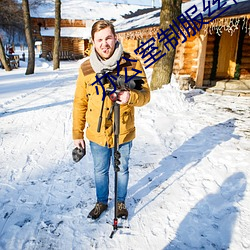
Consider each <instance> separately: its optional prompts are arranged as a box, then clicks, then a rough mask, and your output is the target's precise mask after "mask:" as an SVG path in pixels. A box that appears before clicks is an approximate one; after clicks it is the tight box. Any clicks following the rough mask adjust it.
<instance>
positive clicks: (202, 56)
mask: <svg viewBox="0 0 250 250" xmlns="http://www.w3.org/2000/svg"><path fill="white" fill-rule="evenodd" d="M199 43H200V44H199V55H198V65H197V72H196V79H195V82H196V84H195V85H196V86H197V87H202V85H203V78H204V68H205V61H206V51H207V35H206V36H205V35H204V31H203V30H202V31H201V33H200V36H199Z"/></svg>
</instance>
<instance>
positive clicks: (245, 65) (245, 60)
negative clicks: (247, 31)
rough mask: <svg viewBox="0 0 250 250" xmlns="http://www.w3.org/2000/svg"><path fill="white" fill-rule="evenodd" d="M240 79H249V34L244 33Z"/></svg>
mask: <svg viewBox="0 0 250 250" xmlns="http://www.w3.org/2000/svg"><path fill="white" fill-rule="evenodd" d="M240 79H250V36H248V35H245V37H244V42H243V46H242V58H241V65H240Z"/></svg>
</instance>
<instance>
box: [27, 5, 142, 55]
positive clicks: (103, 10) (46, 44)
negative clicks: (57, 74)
mask: <svg viewBox="0 0 250 250" xmlns="http://www.w3.org/2000/svg"><path fill="white" fill-rule="evenodd" d="M140 8H146V7H145V6H138V5H130V4H113V3H108V2H99V3H98V2H94V1H84V2H83V1H81V0H71V1H67V0H62V5H61V18H62V20H61V44H60V58H61V59H69V58H75V59H79V58H82V57H84V56H87V55H89V51H90V42H91V39H90V37H91V34H90V32H91V27H92V24H93V22H95V21H96V20H99V19H108V20H111V21H115V20H116V19H119V18H121V15H124V14H128V13H131V12H132V11H136V10H138V9H140ZM54 9H55V7H54V4H53V3H52V2H48V3H45V4H42V5H40V6H39V7H38V8H37V9H34V10H32V11H31V21H32V29H33V37H34V40H35V41H36V42H37V41H40V42H42V44H41V51H42V54H41V56H42V57H43V58H50V59H51V56H52V51H53V46H54V24H55V18H54V16H55V14H54Z"/></svg>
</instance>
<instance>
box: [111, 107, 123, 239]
mask: <svg viewBox="0 0 250 250" xmlns="http://www.w3.org/2000/svg"><path fill="white" fill-rule="evenodd" d="M119 134H120V105H119V104H117V103H116V102H115V103H114V171H115V184H114V192H115V206H114V222H113V230H112V232H111V234H110V238H112V237H113V235H114V234H115V233H116V231H117V230H118V219H117V209H118V208H117V193H118V172H119V171H120V168H119V165H120V157H121V154H120V152H119Z"/></svg>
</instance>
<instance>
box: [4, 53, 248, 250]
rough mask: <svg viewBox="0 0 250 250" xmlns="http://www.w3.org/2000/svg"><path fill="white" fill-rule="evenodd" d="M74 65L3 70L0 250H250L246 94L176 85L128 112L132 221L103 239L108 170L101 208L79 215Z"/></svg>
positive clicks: (83, 205) (88, 188)
mask: <svg viewBox="0 0 250 250" xmlns="http://www.w3.org/2000/svg"><path fill="white" fill-rule="evenodd" d="M80 63H81V61H78V62H76V61H73V62H61V69H60V70H56V71H53V70H52V65H51V62H46V61H44V60H43V59H38V58H37V62H36V69H35V74H33V75H29V76H25V74H24V73H25V70H26V69H25V63H24V62H21V67H20V68H19V69H14V70H12V71H11V72H5V71H4V70H1V69H0V249H3V250H17V249H32V250H33V249H57V250H64V249H65V250H69V249H75V250H78V249H83V250H85V249H86V250H89V249H126V250H140V249H141V250H151V249H154V250H160V249H164V250H170V249H171V250H172V249H173V250H174V249H181V250H182V249H183V250H186V249H219V250H222V249H232V250H238V249H250V237H249V232H250V209H249V204H250V191H249V183H250V161H249V159H250V142H249V139H250V99H249V98H242V97H241V98H238V97H227V96H219V95H212V94H207V93H204V92H202V91H199V90H190V91H186V92H181V91H179V90H178V89H177V88H176V84H175V82H174V80H173V81H172V84H171V85H167V86H164V87H163V89H161V90H157V91H153V92H152V98H151V102H150V103H149V104H148V105H146V106H144V107H142V108H137V111H136V127H137V138H136V139H135V140H134V143H133V150H132V155H131V161H130V182H129V189H128V198H127V207H128V210H129V219H128V224H129V227H130V228H129V229H127V228H121V229H119V230H118V231H117V233H116V234H115V236H114V238H113V239H110V238H109V235H110V233H111V231H112V225H110V224H108V223H107V222H110V223H111V224H112V222H113V217H114V216H113V214H114V211H113V205H114V204H113V197H114V194H113V171H112V170H111V173H110V175H111V180H112V181H111V183H110V189H111V193H110V203H109V209H108V211H107V213H106V214H105V215H104V216H102V217H101V219H100V220H99V221H98V222H94V223H90V222H88V221H87V219H86V216H87V214H88V212H89V211H90V209H92V207H93V205H94V203H95V188H94V180H93V164H92V158H91V153H90V150H89V145H87V155H86V156H85V157H84V158H83V159H82V161H80V162H79V163H74V162H73V161H72V157H71V151H72V149H73V143H72V139H71V123H72V113H71V111H72V100H73V95H74V90H75V81H76V77H77V73H78V68H79V65H80ZM148 76H149V78H150V72H148ZM97 119H98V117H97Z"/></svg>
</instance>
